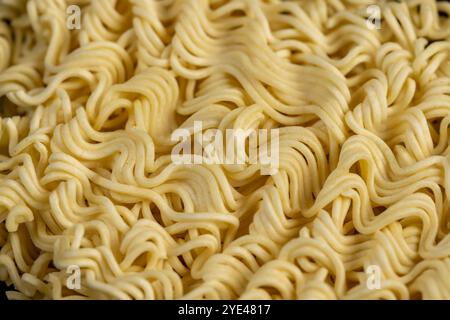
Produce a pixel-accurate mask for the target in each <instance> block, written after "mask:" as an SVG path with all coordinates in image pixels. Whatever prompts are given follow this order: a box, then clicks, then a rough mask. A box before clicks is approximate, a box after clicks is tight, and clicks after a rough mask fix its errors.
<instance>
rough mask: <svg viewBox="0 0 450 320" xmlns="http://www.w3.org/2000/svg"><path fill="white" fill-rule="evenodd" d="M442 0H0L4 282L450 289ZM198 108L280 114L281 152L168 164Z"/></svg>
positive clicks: (449, 10)
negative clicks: (267, 158) (73, 23)
mask: <svg viewBox="0 0 450 320" xmlns="http://www.w3.org/2000/svg"><path fill="white" fill-rule="evenodd" d="M371 5H376V6H378V7H379V9H380V18H381V21H380V22H381V24H380V28H379V29H378V28H376V27H374V25H371V24H370V23H371V21H370V20H373V19H372V18H373V17H370V15H371V13H370V12H371V11H370V10H368V8H369V7H370V6H371ZM69 6H72V8H73V6H78V8H80V19H81V23H80V25H81V28H79V29H78V28H75V29H71V28H68V26H67V20H68V18H70V15H71V14H72V11H70V10H69V11H68V8H69ZM75 8H76V7H75ZM373 8H374V7H373V6H372V9H373ZM375 9H376V7H375ZM74 12H75V11H74ZM449 14H450V3H448V2H436V1H434V0H420V1H419V0H412V1H403V2H395V1H373V0H362V1H360V0H327V1H326V0H313V1H311V0H303V1H277V0H272V1H271V0H265V1H264V0H231V1H225V0H210V1H207V0H161V1H158V0H92V1H89V0H29V1H25V0H0V112H1V114H0V248H1V249H0V281H4V282H6V283H7V284H8V285H12V287H13V288H15V291H8V292H7V296H8V298H9V299H85V298H89V299H180V298H181V299H237V298H240V299H450V232H449V231H450V144H449V142H450V139H449V132H450V131H449V130H450V128H449V125H450V19H449ZM196 121H201V123H202V124H203V130H206V129H211V128H214V129H219V130H220V131H225V130H226V129H229V128H234V129H236V128H243V129H255V130H256V129H267V130H273V129H279V166H278V172H277V173H276V174H273V175H263V174H261V171H260V169H261V165H260V164H258V163H251V164H249V163H245V164H204V163H201V164H186V165H180V164H175V163H173V161H172V160H171V151H172V149H173V148H174V146H175V144H176V142H174V141H173V139H171V134H172V133H173V132H174V130H176V129H179V128H184V129H188V130H191V131H192V128H193V125H194V122H196ZM74 267H75V268H77V267H78V268H79V270H80V277H81V278H80V286H79V287H75V288H71V287H70V286H68V285H67V280H68V277H70V276H72V273H71V271H70V270H72V269H73V268H74ZM371 270H375V271H379V280H380V281H379V284H378V286H376V287H375V288H373V287H371V286H370V285H368V283H370V281H369V280H370V277H371V276H372V274H371Z"/></svg>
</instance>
